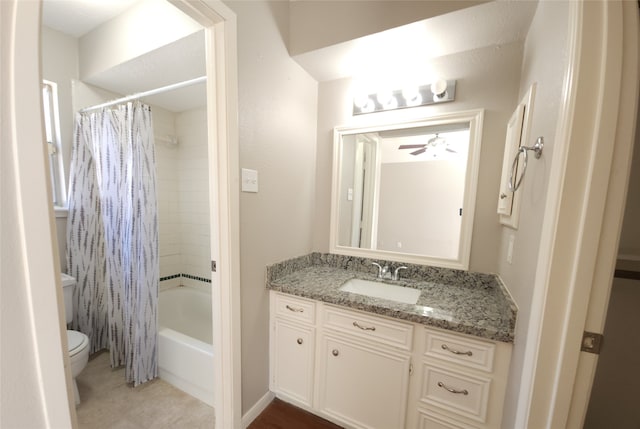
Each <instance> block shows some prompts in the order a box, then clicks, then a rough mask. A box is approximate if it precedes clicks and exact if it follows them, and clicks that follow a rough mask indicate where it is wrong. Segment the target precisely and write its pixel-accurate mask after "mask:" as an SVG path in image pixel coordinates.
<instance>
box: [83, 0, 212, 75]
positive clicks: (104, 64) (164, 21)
mask: <svg viewBox="0 0 640 429" xmlns="http://www.w3.org/2000/svg"><path fill="white" fill-rule="evenodd" d="M177 11H178V9H177V8H176V7H175V6H173V5H172V4H171V3H170V2H165V1H158V0H144V1H141V2H139V3H138V4H136V5H135V6H133V7H132V8H131V9H129V10H127V11H126V12H125V13H123V14H122V15H119V16H118V17H116V18H114V19H112V20H110V21H107V22H106V23H104V24H102V25H101V26H99V27H98V28H96V29H95V30H93V31H91V32H89V33H88V34H86V35H85V36H83V37H82V38H81V39H80V45H79V46H80V77H81V78H83V79H87V78H90V77H92V76H94V75H96V74H99V73H100V72H103V71H105V70H107V69H110V68H112V67H114V66H117V65H119V64H122V63H124V62H126V61H129V60H131V59H133V58H136V57H138V56H140V55H142V54H145V53H147V52H150V51H152V50H154V49H157V48H159V47H161V46H164V45H166V44H168V43H171V42H174V41H175V40H178V39H180V38H182V37H185V36H188V35H189V34H192V33H195V32H196V31H199V30H201V29H202V26H201V25H199V24H198V23H197V22H195V21H194V20H193V19H191V18H190V17H189V16H187V15H186V14H184V13H181V12H180V13H176V12H177Z"/></svg>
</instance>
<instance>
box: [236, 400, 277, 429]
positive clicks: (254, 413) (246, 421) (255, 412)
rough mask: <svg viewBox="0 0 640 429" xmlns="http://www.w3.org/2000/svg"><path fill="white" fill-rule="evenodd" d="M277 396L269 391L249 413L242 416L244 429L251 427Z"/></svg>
mask: <svg viewBox="0 0 640 429" xmlns="http://www.w3.org/2000/svg"><path fill="white" fill-rule="evenodd" d="M275 397H276V395H275V394H274V393H273V392H272V391H270V390H269V391H268V392H267V393H265V395H264V396H263V397H262V398H260V399H259V400H258V402H256V403H255V404H254V405H253V407H251V409H249V411H247V412H246V413H245V415H243V416H242V422H241V423H242V429H247V428H248V427H249V425H250V424H251V423H252V422H253V421H254V420H255V419H256V417H258V416H259V415H260V413H261V412H263V411H264V409H265V408H267V405H269V404H270V403H271V401H273V398H275Z"/></svg>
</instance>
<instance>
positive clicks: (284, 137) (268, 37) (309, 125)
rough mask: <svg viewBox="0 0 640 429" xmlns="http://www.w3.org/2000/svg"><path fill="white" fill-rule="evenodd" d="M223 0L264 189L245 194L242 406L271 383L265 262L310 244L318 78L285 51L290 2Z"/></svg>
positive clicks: (244, 123) (244, 121)
mask: <svg viewBox="0 0 640 429" xmlns="http://www.w3.org/2000/svg"><path fill="white" fill-rule="evenodd" d="M225 3H226V4H227V5H228V6H229V7H230V8H231V9H232V10H233V11H234V12H235V13H236V14H237V17H238V70H239V76H238V78H239V114H240V115H239V128H240V167H244V168H251V169H256V170H258V173H259V192H258V193H257V194H252V193H241V195H240V263H241V266H240V269H241V277H242V280H241V281H242V286H241V288H242V290H241V295H242V296H241V304H242V410H243V413H244V412H246V411H247V410H248V409H249V408H250V407H252V406H253V405H254V404H255V403H256V402H257V401H258V400H259V399H260V398H261V397H262V396H264V395H265V394H266V393H267V392H268V389H269V380H268V376H269V328H268V325H269V323H268V321H269V305H268V293H267V290H266V288H265V280H264V275H265V266H266V265H268V264H271V263H274V262H276V261H282V260H284V259H288V258H291V257H295V256H299V255H303V254H306V253H309V252H310V251H311V250H312V240H311V234H312V231H313V228H314V223H313V222H314V198H313V193H314V177H315V168H316V163H315V150H316V141H315V139H316V117H317V115H316V106H317V83H316V82H315V81H314V80H313V79H312V78H311V77H310V76H309V75H308V74H307V73H306V72H305V71H304V70H302V69H301V68H300V66H299V65H298V64H297V63H295V62H294V61H293V60H292V59H291V58H290V57H289V54H288V52H287V48H286V46H285V40H287V38H288V37H287V31H288V30H287V29H288V19H289V16H288V14H289V12H288V2H269V3H267V2H263V1H227V2H225ZM319 210H324V207H320V208H319Z"/></svg>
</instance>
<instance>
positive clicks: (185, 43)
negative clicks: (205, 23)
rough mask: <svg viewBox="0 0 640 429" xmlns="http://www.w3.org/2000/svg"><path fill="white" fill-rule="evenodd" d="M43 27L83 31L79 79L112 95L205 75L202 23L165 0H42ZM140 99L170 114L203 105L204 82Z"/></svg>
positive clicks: (204, 95) (74, 33) (69, 33)
mask: <svg viewBox="0 0 640 429" xmlns="http://www.w3.org/2000/svg"><path fill="white" fill-rule="evenodd" d="M87 3H90V4H92V7H87ZM78 17H81V18H78ZM81 19H86V21H87V23H80V22H79V20H81ZM88 23H90V24H88ZM43 25H45V26H48V27H51V28H53V29H56V30H58V31H61V32H63V33H65V34H68V35H71V36H74V37H77V36H75V35H77V34H81V36H80V37H79V38H78V46H79V49H78V55H79V62H80V78H81V80H82V81H83V82H85V83H88V84H91V85H94V86H97V87H99V88H102V89H105V90H107V91H109V92H112V93H115V94H120V95H123V96H124V95H130V94H133V93H138V92H143V91H147V90H150V89H155V88H159V87H163V86H167V85H170V84H174V83H176V82H182V81H185V80H190V79H193V78H196V77H200V76H204V75H206V53H205V41H204V31H203V29H202V26H201V25H200V24H198V23H196V22H195V21H193V20H192V19H191V18H190V17H188V16H186V15H184V13H183V12H181V11H180V10H179V9H177V8H176V7H175V6H173V5H171V4H170V3H169V2H166V1H164V0H110V1H108V2H87V1H86V0H64V1H61V0H44V6H43ZM90 26H92V27H91V28H89V27H90ZM144 101H145V102H147V103H149V104H152V105H155V106H159V107H162V108H164V109H167V110H169V111H172V112H182V111H186V110H190V109H194V108H198V107H203V106H206V86H205V84H204V83H203V84H199V85H194V86H191V87H187V88H183V89H180V90H175V91H171V92H167V93H164V94H159V95H154V96H152V97H146V98H145V99H144Z"/></svg>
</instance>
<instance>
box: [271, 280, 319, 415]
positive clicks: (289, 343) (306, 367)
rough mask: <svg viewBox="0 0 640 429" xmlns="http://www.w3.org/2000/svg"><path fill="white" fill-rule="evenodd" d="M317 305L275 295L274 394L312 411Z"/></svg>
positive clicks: (272, 389)
mask: <svg viewBox="0 0 640 429" xmlns="http://www.w3.org/2000/svg"><path fill="white" fill-rule="evenodd" d="M315 307H316V304H315V302H313V301H310V300H306V299H302V298H297V297H291V296H288V295H283V294H276V293H273V292H272V293H271V315H272V317H271V338H270V348H271V362H270V364H271V378H270V380H271V383H270V384H271V386H270V387H271V391H272V392H277V393H278V394H279V395H280V396H281V397H282V398H283V399H285V400H287V401H289V402H292V403H295V404H297V405H300V406H304V407H311V406H312V400H313V376H314V368H315V352H316V329H315Z"/></svg>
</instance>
